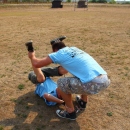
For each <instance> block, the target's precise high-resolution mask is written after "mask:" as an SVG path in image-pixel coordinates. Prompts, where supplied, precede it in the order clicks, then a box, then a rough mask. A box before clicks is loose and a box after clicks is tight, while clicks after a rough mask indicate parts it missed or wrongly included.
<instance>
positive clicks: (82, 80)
mask: <svg viewBox="0 0 130 130" xmlns="http://www.w3.org/2000/svg"><path fill="white" fill-rule="evenodd" d="M52 50H53V53H50V54H48V56H47V57H44V58H42V59H39V58H36V56H35V51H33V52H29V53H28V57H29V58H30V60H31V63H32V65H33V66H34V67H35V68H40V67H44V66H47V65H49V64H51V63H54V64H60V66H62V67H63V68H64V69H65V70H66V71H68V72H69V73H71V74H72V75H73V76H72V77H62V78H59V79H58V81H57V86H58V88H59V92H60V95H61V97H62V99H63V101H64V102H65V106H66V110H57V111H56V114H57V115H58V116H59V117H61V118H67V119H70V120H75V119H76V117H77V116H76V111H75V108H74V105H73V101H72V94H80V95H81V96H77V97H76V100H77V102H78V104H79V106H80V108H81V109H85V108H86V104H87V97H88V95H92V94H97V93H99V92H100V91H102V90H104V89H105V88H107V87H108V86H109V84H110V80H109V78H108V76H107V72H106V71H105V70H104V69H103V68H102V67H101V66H100V65H99V64H98V63H97V61H96V60H95V59H94V58H93V57H91V56H90V55H89V54H88V53H86V52H84V51H83V50H81V49H79V48H77V47H68V46H66V45H65V43H64V42H62V41H57V42H54V43H53V44H52Z"/></svg>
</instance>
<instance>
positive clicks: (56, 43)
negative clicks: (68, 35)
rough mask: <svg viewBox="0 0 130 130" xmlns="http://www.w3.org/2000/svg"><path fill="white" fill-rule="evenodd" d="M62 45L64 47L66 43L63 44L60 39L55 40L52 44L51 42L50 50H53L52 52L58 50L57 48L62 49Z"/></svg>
mask: <svg viewBox="0 0 130 130" xmlns="http://www.w3.org/2000/svg"><path fill="white" fill-rule="evenodd" d="M64 47H66V45H65V44H64V42H62V41H59V42H55V43H54V44H52V50H53V52H54V51H55V50H59V49H62V48H64Z"/></svg>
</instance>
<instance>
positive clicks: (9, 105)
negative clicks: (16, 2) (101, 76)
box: [0, 6, 130, 130]
mask: <svg viewBox="0 0 130 130" xmlns="http://www.w3.org/2000/svg"><path fill="white" fill-rule="evenodd" d="M60 35H65V36H67V39H66V40H65V43H66V44H67V45H68V46H76V47H79V48H81V49H83V50H84V51H86V52H88V53H89V54H90V55H92V56H93V57H94V58H95V59H96V60H97V61H98V62H99V64H100V65H101V66H102V67H103V68H104V69H105V70H106V71H107V72H108V75H109V77H110V79H111V85H110V86H109V88H108V89H107V90H105V91H104V92H101V93H99V94H98V95H93V96H90V97H89V102H88V106H87V109H86V110H85V111H84V112H83V113H80V114H79V115H78V117H77V120H76V121H69V120H66V119H60V118H58V117H57V115H56V113H55V111H56V109H57V108H59V107H61V106H59V105H57V106H53V107H48V106H46V104H45V103H44V101H43V100H42V99H40V98H39V97H38V96H36V95H35V94H34V90H35V86H34V85H33V84H32V83H31V82H30V81H28V78H27V77H28V72H29V71H30V70H32V68H31V64H30V61H29V59H28V56H27V51H26V48H25V42H27V41H28V40H30V39H32V40H33V41H34V46H35V49H36V55H37V57H39V58H42V57H44V56H46V55H47V54H48V53H50V52H51V46H50V40H51V39H53V38H55V37H57V36H60ZM129 57H130V8H128V7H121V6H120V7H119V8H118V7H89V8H88V10H84V9H76V11H74V10H73V7H71V6H70V7H69V6H68V7H67V6H66V7H64V8H62V9H51V8H49V7H44V6H35V7H30V6H28V7H14V8H12V7H11V8H9V7H8V8H0V130H129V129H130V81H129V80H130V59H129ZM51 66H55V65H53V64H52V65H51ZM66 76H67V75H66ZM57 79H58V77H55V78H54V80H55V81H56V80H57ZM74 96H75V95H74Z"/></svg>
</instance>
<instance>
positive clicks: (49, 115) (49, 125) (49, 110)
mask: <svg viewBox="0 0 130 130" xmlns="http://www.w3.org/2000/svg"><path fill="white" fill-rule="evenodd" d="M15 103H16V105H15V109H14V113H15V115H16V117H15V118H12V119H6V120H3V121H1V122H0V124H1V125H2V126H5V128H6V127H9V126H10V127H11V130H52V129H53V130H80V128H79V125H78V123H77V122H76V121H70V120H67V119H62V118H59V117H58V116H57V115H56V113H55V111H56V109H58V108H59V106H58V105H56V106H47V105H46V104H45V103H44V101H43V99H41V98H39V97H38V96H36V95H35V94H34V92H33V91H32V92H29V93H26V94H25V95H23V96H21V97H19V98H18V99H17V100H16V101H15Z"/></svg>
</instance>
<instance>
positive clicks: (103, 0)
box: [97, 0, 107, 3]
mask: <svg viewBox="0 0 130 130" xmlns="http://www.w3.org/2000/svg"><path fill="white" fill-rule="evenodd" d="M97 3H107V0H97Z"/></svg>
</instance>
